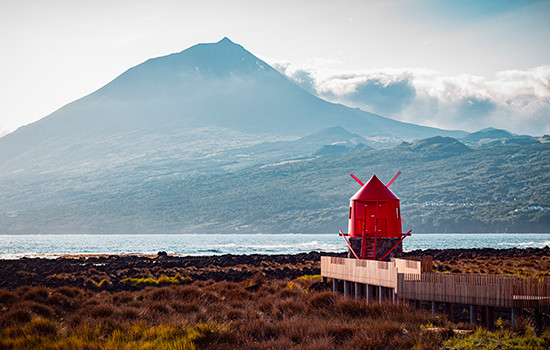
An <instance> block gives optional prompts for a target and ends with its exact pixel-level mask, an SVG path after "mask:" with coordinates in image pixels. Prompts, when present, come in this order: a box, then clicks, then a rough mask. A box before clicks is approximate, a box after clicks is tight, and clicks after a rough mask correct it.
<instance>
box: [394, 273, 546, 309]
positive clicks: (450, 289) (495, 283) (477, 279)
mask: <svg viewBox="0 0 550 350" xmlns="http://www.w3.org/2000/svg"><path fill="white" fill-rule="evenodd" d="M397 291H398V297H399V298H400V299H410V300H427V301H438V302H448V303H460V304H470V305H485V306H495V307H509V308H527V307H532V308H537V309H543V310H548V309H549V307H550V278H548V277H523V276H508V275H482V274H456V273H422V274H420V275H418V274H398V277H397Z"/></svg>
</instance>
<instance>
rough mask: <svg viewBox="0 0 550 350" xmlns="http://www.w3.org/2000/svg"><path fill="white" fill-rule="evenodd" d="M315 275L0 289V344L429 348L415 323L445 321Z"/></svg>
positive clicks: (429, 338) (427, 336)
mask: <svg viewBox="0 0 550 350" xmlns="http://www.w3.org/2000/svg"><path fill="white" fill-rule="evenodd" d="M319 280H320V279H319V278H318V277H316V276H309V277H304V278H297V279H295V280H293V281H288V280H287V281H281V280H271V281H261V280H258V278H256V279H253V280H249V281H244V282H239V283H236V282H212V281H204V282H195V283H193V284H189V285H171V286H163V287H147V288H144V289H142V290H140V291H134V292H128V291H123V292H116V293H110V292H106V291H102V292H97V291H90V290H81V289H78V288H69V287H62V288H58V289H49V288H44V287H23V288H19V289H17V290H15V291H4V290H0V308H1V309H2V310H3V312H2V315H1V316H0V325H1V329H0V348H1V349H52V348H53V349H105V348H107V349H129V348H131V349H163V348H164V349H193V348H198V349H224V348H227V349H229V348H244V349H288V348H300V349H326V348H330V347H337V348H342V349H348V348H349V349H351V348H353V349H357V348H359V349H361V348H365V349H368V348H371V349H397V348H399V349H402V348H415V347H417V348H418V347H420V348H435V347H437V346H439V345H440V344H442V342H443V341H444V340H445V338H444V337H442V336H440V335H436V336H434V335H433V334H431V333H429V332H426V331H425V330H423V327H422V325H423V324H426V323H430V324H434V325H437V326H439V327H447V328H448V327H450V326H451V325H450V324H449V323H448V322H447V321H446V320H445V318H444V317H443V316H433V315H431V314H427V313H425V312H422V311H416V310H414V309H412V308H411V307H409V306H407V305H389V304H374V305H367V304H365V303H363V302H359V301H355V300H352V299H349V298H345V297H343V296H342V295H338V294H334V293H332V292H329V291H315V290H312V288H311V285H312V284H313V283H317V282H319ZM251 286H254V287H255V288H251Z"/></svg>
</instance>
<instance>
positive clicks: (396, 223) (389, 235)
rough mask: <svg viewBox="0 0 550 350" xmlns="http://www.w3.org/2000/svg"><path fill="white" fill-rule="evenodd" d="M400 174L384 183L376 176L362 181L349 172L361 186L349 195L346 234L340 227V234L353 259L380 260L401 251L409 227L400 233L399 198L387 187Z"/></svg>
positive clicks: (397, 254)
mask: <svg viewBox="0 0 550 350" xmlns="http://www.w3.org/2000/svg"><path fill="white" fill-rule="evenodd" d="M400 174H401V172H400V171H399V172H398V173H397V174H395V176H394V177H393V178H392V179H391V180H390V182H388V183H387V184H386V185H384V184H383V183H382V182H380V180H379V179H378V178H377V177H376V175H373V176H372V178H371V179H370V180H369V181H368V182H367V183H366V184H364V183H363V182H361V180H359V179H358V178H357V177H356V176H355V175H353V174H350V176H351V177H353V178H354V179H355V180H356V181H357V182H358V183H359V184H360V185H361V189H359V191H357V192H356V193H355V194H354V195H353V197H351V198H350V208H349V225H348V233H347V234H346V233H343V232H342V230H340V235H341V236H343V237H344V239H345V240H346V243H347V244H348V247H349V249H350V252H351V253H352V254H353V255H354V256H355V257H356V258H357V259H359V258H361V259H371V260H384V259H385V258H386V257H388V256H389V255H390V254H391V253H393V254H392V256H395V257H398V256H399V255H400V254H401V253H402V245H401V242H403V239H405V237H407V236H409V235H410V234H411V231H412V230H409V232H407V233H402V232H401V221H402V219H401V209H400V207H399V198H397V197H396V196H395V195H394V194H393V193H392V192H391V191H390V190H389V188H388V187H389V186H390V185H391V184H392V183H393V182H394V181H395V179H396V178H397V177H398V176H399V175H400ZM346 237H349V240H348V239H347V238H346ZM358 254H360V256H359V255H358Z"/></svg>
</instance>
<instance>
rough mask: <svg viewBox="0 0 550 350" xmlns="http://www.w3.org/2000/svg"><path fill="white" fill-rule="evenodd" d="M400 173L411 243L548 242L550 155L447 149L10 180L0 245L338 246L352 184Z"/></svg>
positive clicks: (508, 148) (1, 186)
mask: <svg viewBox="0 0 550 350" xmlns="http://www.w3.org/2000/svg"><path fill="white" fill-rule="evenodd" d="M449 145H454V146H453V147H451V148H449ZM457 150H458V151H457ZM438 153H440V154H442V155H443V156H434V155H435V154H438ZM398 170H402V171H403V173H402V175H401V176H400V177H399V178H398V179H397V180H396V181H395V182H394V183H393V184H392V185H391V186H392V187H391V188H392V191H393V192H394V193H395V194H396V195H397V196H398V197H399V198H400V199H401V213H402V216H403V218H404V219H405V221H404V222H403V228H404V230H408V229H413V234H415V233H420V232H438V233H443V232H549V231H550V194H549V192H548V184H549V183H550V171H549V170H550V143H541V142H539V143H533V144H525V145H520V144H494V145H488V146H486V147H479V148H475V149H467V148H464V147H461V146H460V143H459V142H458V141H457V140H454V141H453V140H449V139H443V140H439V141H438V140H420V141H418V142H416V143H413V144H411V145H408V146H406V145H400V146H396V147H393V148H386V149H375V150H366V151H359V152H350V153H346V154H338V155H335V156H324V157H320V158H313V157H311V158H305V159H301V160H298V159H297V160H295V161H289V162H281V163H279V164H271V165H270V166H264V167H256V168H247V169H242V170H239V171H234V172H226V173H221V174H211V175H205V176H196V177H181V176H173V177H166V176H165V177H159V176H154V172H153V171H152V170H150V169H133V170H132V171H128V172H127V173H116V174H109V173H103V176H104V177H99V176H95V175H93V174H92V175H90V176H82V177H72V178H62V177H60V178H57V179H50V180H48V181H46V182H44V183H40V182H34V183H30V184H25V185H24V186H23V185H21V184H20V183H18V182H17V181H16V180H12V181H11V183H5V182H4V183H0V198H1V200H0V227H1V228H2V232H3V233H76V232H79V233H136V232H138V233H196V232H200V233H231V232H263V233H280V232H310V233H333V234H336V233H337V229H338V228H342V229H345V227H346V226H347V218H348V204H349V198H350V197H351V196H352V195H353V194H354V193H355V192H356V191H357V190H358V185H357V183H356V182H355V181H354V180H353V179H351V177H350V176H349V173H350V172H353V173H354V174H355V175H357V176H358V177H359V178H360V179H363V180H365V179H368V178H369V177H370V176H371V175H372V174H376V175H377V176H378V177H379V178H380V179H381V180H382V181H383V182H386V181H388V180H389V179H390V178H391V177H392V176H393V175H394V174H395V173H396V172H397V171H398ZM442 239H444V237H442Z"/></svg>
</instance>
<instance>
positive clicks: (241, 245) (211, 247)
mask: <svg viewBox="0 0 550 350" xmlns="http://www.w3.org/2000/svg"><path fill="white" fill-rule="evenodd" d="M547 245H550V234H541V233H537V234H528V233H521V234H514V233H507V234H502V233H499V234H496V233H495V234H465V233H456V234H449V233H446V234H413V235H412V236H410V237H407V238H406V239H405V240H404V241H403V249H404V250H406V251H408V250H415V249H447V248H514V247H516V248H526V247H534V248H542V247H544V246H547ZM346 250H347V247H346V243H345V241H344V239H343V238H342V237H339V236H338V234H111V235H105V234H97V235H80V234H79V235H76V234H75V235H0V259H16V258H21V257H46V258H55V257H58V256H62V255H66V254H70V255H73V254H157V252H159V251H165V252H167V253H169V254H176V255H220V254H296V253H302V252H310V251H320V252H344V251H346Z"/></svg>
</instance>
